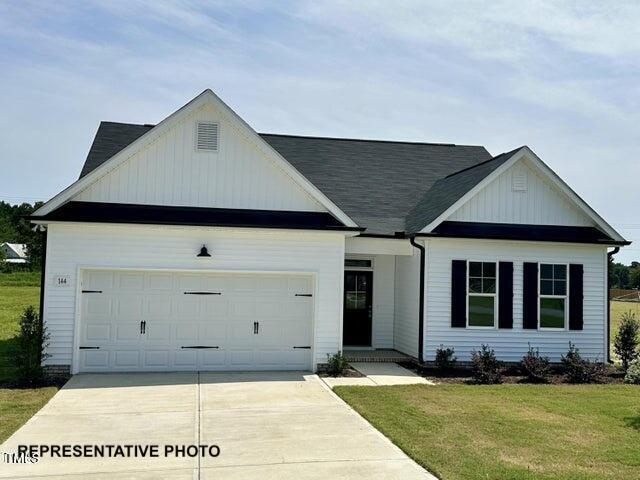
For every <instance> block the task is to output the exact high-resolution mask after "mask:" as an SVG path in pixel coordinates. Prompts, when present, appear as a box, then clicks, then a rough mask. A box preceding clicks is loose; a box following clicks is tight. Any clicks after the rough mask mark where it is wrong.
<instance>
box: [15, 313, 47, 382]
mask: <svg viewBox="0 0 640 480" xmlns="http://www.w3.org/2000/svg"><path fill="white" fill-rule="evenodd" d="M48 340H49V335H48V333H47V332H46V328H45V327H43V325H42V324H41V323H40V318H39V315H38V313H37V312H36V310H35V308H33V306H28V307H27V308H26V309H25V310H24V313H23V314H22V317H21V318H20V332H19V333H18V335H16V337H15V338H14V345H15V347H14V348H13V349H12V351H11V360H12V363H13V365H14V366H15V368H16V375H17V380H18V382H19V383H20V384H21V385H37V384H39V383H40V382H42V380H43V378H44V369H43V368H42V362H43V361H44V360H45V359H46V358H48V355H47V354H46V353H45V349H46V347H47V345H48V343H47V342H48Z"/></svg>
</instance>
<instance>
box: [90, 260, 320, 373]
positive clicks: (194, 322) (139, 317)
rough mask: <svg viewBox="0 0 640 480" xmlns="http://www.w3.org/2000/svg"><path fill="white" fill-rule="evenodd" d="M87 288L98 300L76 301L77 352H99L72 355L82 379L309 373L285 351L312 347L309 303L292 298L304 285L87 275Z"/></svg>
mask: <svg viewBox="0 0 640 480" xmlns="http://www.w3.org/2000/svg"><path fill="white" fill-rule="evenodd" d="M89 284H91V285H92V289H93V288H95V289H96V290H99V291H101V292H102V293H98V292H95V293H84V294H83V303H82V311H81V329H80V331H81V340H80V344H81V346H89V347H99V349H98V350H80V351H79V359H80V369H81V370H83V371H96V372H97V371H110V370H114V371H136V370H137V371H140V370H142V371H144V370H150V371H151V370H153V371H164V370H185V371H186V370H199V369H202V370H269V369H274V370H281V369H309V368H310V367H311V350H310V349H300V350H294V349H293V347H294V346H309V345H311V343H312V334H311V328H312V327H311V326H312V305H313V298H312V297H296V296H295V294H296V293H303V294H306V293H308V292H310V291H311V288H312V281H311V279H310V277H301V276H297V275H281V274H231V273H194V274H186V273H178V272H143V271H140V272H136V271H126V272H105V271H96V272H93V271H87V272H85V273H84V275H83V280H82V288H83V289H88V285H89ZM185 292H188V294H185ZM203 292H206V293H216V294H215V295H206V294H205V295H203V294H202V293H203ZM194 293H196V294H194ZM141 321H144V322H145V325H146V328H145V329H141ZM255 322H258V323H259V329H258V332H257V333H256V332H255V330H254V323H255ZM141 330H144V332H143V331H141ZM182 347H208V348H182ZM213 347H217V348H213Z"/></svg>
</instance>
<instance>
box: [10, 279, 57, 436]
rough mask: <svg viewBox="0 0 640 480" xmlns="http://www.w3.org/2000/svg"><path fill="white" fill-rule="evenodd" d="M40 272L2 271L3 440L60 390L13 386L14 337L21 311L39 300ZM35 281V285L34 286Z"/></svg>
mask: <svg viewBox="0 0 640 480" xmlns="http://www.w3.org/2000/svg"><path fill="white" fill-rule="evenodd" d="M39 278H40V277H39V274H38V275H36V274H33V273H14V274H0V419H1V421H0V442H3V441H5V440H6V439H7V438H8V437H9V436H10V435H11V434H12V433H13V432H14V431H15V430H17V429H18V428H19V427H20V426H21V425H22V424H23V423H24V422H26V421H27V420H29V419H30V418H31V417H32V416H33V414H34V413H36V412H37V411H38V410H40V408H42V406H43V405H44V404H45V403H47V402H48V401H49V399H50V398H51V397H52V396H53V395H54V394H55V393H56V391H57V390H58V389H57V387H41V388H29V389H23V388H13V387H12V386H11V384H12V383H14V381H15V379H14V369H13V368H12V367H11V365H10V363H9V356H8V355H9V351H10V349H11V346H12V344H13V340H12V338H13V336H14V335H15V334H16V333H17V332H18V330H19V328H18V319H19V318H20V315H21V314H22V311H23V310H24V309H25V308H26V307H27V306H28V305H33V306H34V307H36V308H38V305H39V303H40V287H39ZM34 284H35V285H34Z"/></svg>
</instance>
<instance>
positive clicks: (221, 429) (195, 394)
mask: <svg viewBox="0 0 640 480" xmlns="http://www.w3.org/2000/svg"><path fill="white" fill-rule="evenodd" d="M19 444H48V445H61V444H70V445H74V444H81V445H95V444H98V445H109V444H112V445H126V444H129V445H143V446H146V445H159V446H160V452H161V455H160V456H159V457H158V458H144V459H143V458H133V457H128V458H101V459H99V458H82V457H81V458H51V457H49V456H46V457H43V458H41V459H40V460H39V461H38V462H37V463H34V464H19V465H11V464H7V463H3V464H2V467H1V468H0V478H38V477H43V478H47V479H51V478H61V479H62V478H64V479H72V478H78V479H80V478H82V479H98V478H104V479H107V478H108V479H115V480H119V479H125V478H136V479H151V478H178V479H182V478H184V479H199V478H202V479H207V478H211V479H214V478H215V479H220V478H223V479H227V478H229V479H236V478H237V479H241V478H242V479H245V478H260V479H280V478H300V479H326V478H332V479H335V478H337V479H347V478H349V479H360V478H361V479H365V478H366V479H383V478H385V479H427V478H431V479H432V478H435V477H432V476H431V475H429V474H428V473H427V472H425V471H424V470H423V469H422V468H420V467H419V466H418V465H417V464H416V463H414V462H413V461H412V460H411V459H409V458H408V457H407V456H406V455H405V454H404V453H403V452H402V451H401V450H400V449H399V448H397V447H396V446H394V445H393V444H392V443H391V442H390V441H389V440H388V439H387V438H385V437H384V436H383V435H382V434H381V433H379V432H378V431H377V430H375V429H374V428H373V427H372V426H371V425H370V424H369V423H367V422H366V421H365V420H364V419H362V418H361V417H360V416H359V415H358V414H357V413H356V412H355V411H353V410H352V409H351V408H350V407H349V406H348V405H346V404H345V403H344V402H343V401H342V400H340V399H339V398H338V397H337V396H336V395H334V394H333V392H331V391H330V389H329V388H328V387H327V386H326V385H325V384H324V383H323V382H321V381H320V380H319V379H318V377H317V376H315V375H312V374H304V373H294V372H281V373H246V374H214V373H200V374H198V373H184V374H171V373H164V374H104V375H77V376H75V377H73V378H72V379H71V380H70V382H69V383H68V384H67V385H66V386H65V387H64V388H63V389H62V390H60V392H58V393H57V394H56V395H55V396H54V397H53V399H52V400H51V401H50V402H49V403H48V404H47V405H46V406H45V407H44V408H43V409H42V410H40V412H38V413H37V414H36V415H35V416H34V417H33V418H31V420H29V421H28V422H27V423H26V424H25V425H24V426H23V427H22V428H21V429H19V430H18V431H17V432H16V433H15V434H14V435H13V436H12V437H11V438H9V439H8V440H7V441H6V442H5V443H4V444H3V445H2V446H1V447H0V452H5V453H10V452H12V451H15V449H16V447H17V445H19ZM194 444H195V445H197V444H201V445H211V444H215V445H218V446H219V447H220V455H219V456H218V457H215V458H212V457H209V456H205V457H196V458H189V457H182V456H176V455H175V454H172V455H168V456H165V455H164V448H165V446H166V445H178V446H183V445H194Z"/></svg>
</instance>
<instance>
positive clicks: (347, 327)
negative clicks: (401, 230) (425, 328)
mask: <svg viewBox="0 0 640 480" xmlns="http://www.w3.org/2000/svg"><path fill="white" fill-rule="evenodd" d="M419 277H420V260H419V255H418V253H417V250H416V249H415V248H414V247H412V246H411V244H410V242H409V240H408V239H403V238H362V237H357V238H349V239H347V242H346V246H345V262H344V290H343V325H342V327H343V328H342V339H343V342H342V343H343V347H342V350H343V353H344V355H345V356H346V357H347V359H348V360H349V361H350V362H390V363H391V362H406V361H410V360H411V359H413V358H417V357H418V315H419V299H420V295H419V293H420V292H419V290H420V288H419V286H420V278H419Z"/></svg>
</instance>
